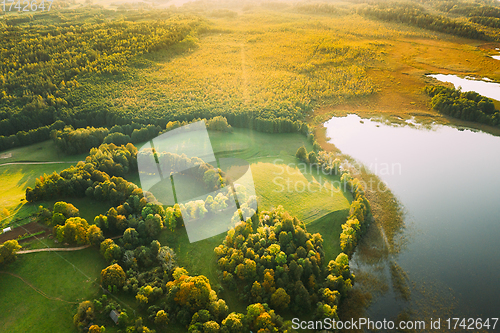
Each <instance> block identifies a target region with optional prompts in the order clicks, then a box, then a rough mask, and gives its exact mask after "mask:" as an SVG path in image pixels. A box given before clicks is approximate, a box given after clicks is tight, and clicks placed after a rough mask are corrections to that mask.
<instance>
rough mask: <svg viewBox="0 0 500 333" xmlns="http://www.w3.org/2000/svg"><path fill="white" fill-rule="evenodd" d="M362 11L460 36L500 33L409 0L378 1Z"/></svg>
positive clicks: (488, 37)
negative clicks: (405, 0) (399, 0)
mask: <svg viewBox="0 0 500 333" xmlns="http://www.w3.org/2000/svg"><path fill="white" fill-rule="evenodd" d="M360 13H361V14H362V15H366V16H368V17H372V18H376V19H379V20H384V21H390V22H400V23H407V24H410V25H413V26H417V27H419V28H423V29H429V30H433V31H438V32H444V33H447V34H451V35H456V36H460V37H467V38H472V39H480V40H486V41H495V40H499V37H498V34H491V33H489V32H487V31H485V30H483V29H481V27H479V26H477V25H474V24H472V23H470V22H467V21H463V20H460V19H452V18H449V17H446V16H443V15H436V14H431V13H429V12H427V11H426V10H425V9H424V7H422V6H420V5H418V4H413V3H409V2H404V3H400V2H387V3H386V2H383V3H377V4H373V5H369V6H367V7H365V8H363V9H361V10H360Z"/></svg>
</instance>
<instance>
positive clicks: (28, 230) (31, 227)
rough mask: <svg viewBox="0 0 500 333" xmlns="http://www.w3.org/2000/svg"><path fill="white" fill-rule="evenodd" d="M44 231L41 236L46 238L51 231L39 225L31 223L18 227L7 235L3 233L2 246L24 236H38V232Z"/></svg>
mask: <svg viewBox="0 0 500 333" xmlns="http://www.w3.org/2000/svg"><path fill="white" fill-rule="evenodd" d="M40 231H44V233H43V234H40V236H42V237H43V236H44V235H45V234H46V233H47V232H48V231H49V229H48V228H47V227H45V226H43V225H41V224H39V223H37V222H36V221H35V222H31V223H28V224H25V225H23V226H20V227H17V228H14V229H12V230H11V231H8V232H6V233H3V234H1V235H0V244H1V243H3V242H6V241H8V240H11V239H17V238H18V237H19V236H23V235H24V234H28V235H30V234H36V233H37V232H40Z"/></svg>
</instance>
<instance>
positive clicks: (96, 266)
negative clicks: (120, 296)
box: [0, 248, 111, 332]
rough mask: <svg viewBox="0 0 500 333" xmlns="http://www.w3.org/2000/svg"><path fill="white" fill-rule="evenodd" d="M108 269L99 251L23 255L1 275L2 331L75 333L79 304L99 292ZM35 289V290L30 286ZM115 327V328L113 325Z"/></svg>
mask: <svg viewBox="0 0 500 333" xmlns="http://www.w3.org/2000/svg"><path fill="white" fill-rule="evenodd" d="M104 267H106V264H105V262H104V259H103V258H102V257H101V255H100V254H99V252H98V251H97V250H96V249H95V248H89V249H85V250H82V251H75V252H60V253H54V252H42V253H30V254H25V255H19V258H18V260H17V261H16V262H14V263H13V264H11V265H9V266H8V267H6V268H3V271H5V272H8V273H11V274H15V275H17V276H19V277H21V278H22V279H24V281H22V280H21V279H20V278H18V277H15V276H12V275H8V274H4V273H0V275H1V280H2V283H1V284H0V294H1V295H2V302H1V303H0V331H2V332H30V331H32V330H33V328H35V327H36V331H38V332H73V331H76V328H74V325H73V321H72V318H73V314H74V312H75V310H76V307H77V305H78V303H79V302H81V301H83V300H85V299H93V297H95V296H96V295H97V294H98V292H99V287H98V283H96V281H97V282H99V274H100V272H101V270H102V269H103V268H104ZM30 285H31V286H30ZM110 326H111V325H110Z"/></svg>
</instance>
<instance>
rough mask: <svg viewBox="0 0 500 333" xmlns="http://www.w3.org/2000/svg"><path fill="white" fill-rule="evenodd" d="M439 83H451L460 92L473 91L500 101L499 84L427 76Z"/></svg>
mask: <svg viewBox="0 0 500 333" xmlns="http://www.w3.org/2000/svg"><path fill="white" fill-rule="evenodd" d="M427 76H429V77H433V78H435V79H436V80H438V81H441V82H450V83H453V85H454V86H455V88H457V89H458V87H462V91H475V92H477V93H478V94H481V95H483V96H486V97H488V98H492V99H496V100H500V84H498V83H494V82H485V81H482V80H474V79H473V78H469V77H466V78H463V79H462V78H460V77H458V76H456V75H445V74H433V75H427Z"/></svg>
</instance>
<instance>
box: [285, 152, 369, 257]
mask: <svg viewBox="0 0 500 333" xmlns="http://www.w3.org/2000/svg"><path fill="white" fill-rule="evenodd" d="M295 157H297V158H298V159H299V160H301V161H302V162H304V163H308V164H311V165H313V166H316V168H318V170H319V169H321V170H322V172H323V173H325V174H329V175H336V176H340V183H341V186H342V187H343V189H344V191H349V192H351V194H352V196H353V198H354V200H353V201H352V202H351V205H350V208H349V215H348V217H347V220H346V222H345V223H344V224H342V233H341V234H340V248H341V250H342V251H343V252H344V253H346V254H347V255H349V256H350V255H352V254H353V252H354V250H355V248H356V245H357V243H358V240H359V239H360V238H361V236H362V235H363V233H364V232H365V231H366V227H367V226H368V223H369V221H368V219H369V215H370V203H369V201H368V199H367V198H366V196H365V190H364V188H363V185H362V184H361V182H360V181H359V179H358V178H354V177H352V176H351V174H350V173H349V171H348V170H343V169H342V168H341V166H340V159H338V158H337V157H336V156H335V154H333V153H331V152H325V151H320V152H318V154H316V153H315V152H314V151H311V152H309V153H308V152H307V149H306V148H305V147H304V146H302V147H300V148H299V149H297V152H296V154H295Z"/></svg>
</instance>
